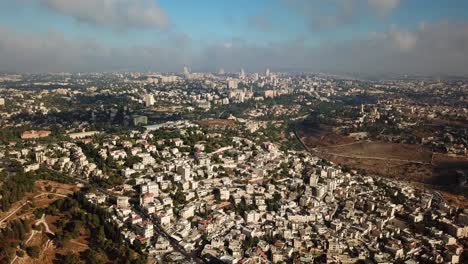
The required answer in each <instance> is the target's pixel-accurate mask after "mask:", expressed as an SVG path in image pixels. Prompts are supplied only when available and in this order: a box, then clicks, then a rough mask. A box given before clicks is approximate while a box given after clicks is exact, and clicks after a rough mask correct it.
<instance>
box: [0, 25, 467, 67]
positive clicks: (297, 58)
mask: <svg viewBox="0 0 468 264" xmlns="http://www.w3.org/2000/svg"><path fill="white" fill-rule="evenodd" d="M162 43H164V44H160V45H158V44H155V45H147V46H128V47H125V48H113V47H108V46H106V45H103V44H101V43H99V42H97V41H95V40H89V39H88V40H86V39H80V40H76V39H66V38H64V36H63V34H61V33H59V32H56V31H50V32H48V33H47V34H41V35H39V34H38V35H31V34H19V33H16V32H13V31H11V30H9V29H7V28H4V27H3V28H2V27H0V58H2V59H1V60H0V71H20V72H47V71H54V72H61V71H110V70H157V71H180V69H181V68H182V67H183V65H191V68H193V69H195V70H203V71H214V70H216V69H217V68H218V67H224V68H226V69H229V70H238V69H240V68H241V67H244V68H246V69H248V70H252V71H253V70H255V71H263V70H264V69H265V68H267V67H269V68H272V69H277V70H304V71H309V70H310V71H326V72H333V73H352V74H359V73H362V74H370V75H373V74H375V75H378V74H424V75H464V76H468V23H449V22H442V23H434V24H421V25H420V26H419V28H418V29H417V30H414V31H407V30H404V29H401V28H398V27H392V28H391V29H390V30H388V31H387V32H383V33H378V32H372V33H370V34H369V36H368V37H366V38H363V39H356V40H352V41H347V42H327V43H323V44H320V45H318V46H310V45H308V44H307V43H306V42H304V41H303V40H292V41H288V42H282V43H270V44H255V43H249V42H248V41H245V40H242V39H237V40H231V41H227V42H223V43H208V44H206V45H203V46H202V47H198V48H194V47H192V44H191V41H190V39H189V38H188V37H187V36H185V35H170V36H168V37H167V39H166V40H164V41H162Z"/></svg>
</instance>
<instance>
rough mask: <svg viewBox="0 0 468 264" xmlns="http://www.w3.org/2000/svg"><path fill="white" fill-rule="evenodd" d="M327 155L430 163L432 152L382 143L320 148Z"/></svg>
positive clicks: (409, 146) (410, 146)
mask: <svg viewBox="0 0 468 264" xmlns="http://www.w3.org/2000/svg"><path fill="white" fill-rule="evenodd" d="M320 150H321V151H325V152H326V153H328V154H333V155H338V156H343V157H349V158H366V159H379V158H382V159H385V160H392V161H403V162H414V163H428V164H430V163H431V160H432V151H430V150H429V149H427V148H424V147H421V146H418V145H408V144H396V143H383V142H356V143H351V144H345V145H337V146H329V147H325V148H320Z"/></svg>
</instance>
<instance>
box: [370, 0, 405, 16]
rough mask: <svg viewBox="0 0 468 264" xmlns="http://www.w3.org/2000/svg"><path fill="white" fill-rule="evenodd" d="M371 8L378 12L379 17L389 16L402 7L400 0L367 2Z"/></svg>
mask: <svg viewBox="0 0 468 264" xmlns="http://www.w3.org/2000/svg"><path fill="white" fill-rule="evenodd" d="M367 1H368V3H369V6H370V7H372V8H373V9H374V10H376V11H377V12H378V13H379V15H382V16H387V15H388V14H390V13H391V12H392V11H393V10H394V9H396V8H398V7H399V6H400V0H367Z"/></svg>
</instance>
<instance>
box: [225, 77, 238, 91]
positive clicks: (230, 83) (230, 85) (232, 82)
mask: <svg viewBox="0 0 468 264" xmlns="http://www.w3.org/2000/svg"><path fill="white" fill-rule="evenodd" d="M237 85H238V81H237V80H236V79H230V80H228V81H227V86H228V88H229V89H237Z"/></svg>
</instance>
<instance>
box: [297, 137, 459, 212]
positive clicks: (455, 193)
mask: <svg viewBox="0 0 468 264" xmlns="http://www.w3.org/2000/svg"><path fill="white" fill-rule="evenodd" d="M298 134H299V136H300V138H301V140H302V141H303V142H304V144H305V145H306V146H307V147H308V148H309V149H310V150H311V151H312V152H313V153H314V154H315V155H317V156H319V157H322V158H325V159H328V160H330V161H332V162H334V163H336V164H341V165H347V166H349V167H351V168H354V169H360V170H365V171H366V172H367V173H369V174H376V175H381V176H384V177H389V178H393V179H398V180H404V181H411V182H416V183H421V184H422V186H424V187H429V188H433V189H435V190H438V191H440V193H441V195H442V196H443V197H444V198H445V199H447V200H448V201H451V202H453V203H455V204H458V205H460V206H463V207H468V188H467V187H466V186H460V185H459V183H460V176H459V174H458V171H465V172H466V171H468V157H453V156H449V155H444V154H437V153H435V154H433V153H432V151H431V150H430V149H428V148H425V147H422V146H419V145H408V144H397V143H385V142H370V141H354V140H353V139H351V138H348V137H345V136H341V135H336V134H334V133H333V132H332V131H330V130H329V129H325V130H315V131H313V130H312V132H311V131H310V130H309V131H308V132H307V133H305V132H304V131H300V132H299V133H298Z"/></svg>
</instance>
